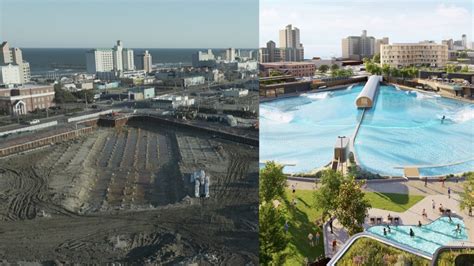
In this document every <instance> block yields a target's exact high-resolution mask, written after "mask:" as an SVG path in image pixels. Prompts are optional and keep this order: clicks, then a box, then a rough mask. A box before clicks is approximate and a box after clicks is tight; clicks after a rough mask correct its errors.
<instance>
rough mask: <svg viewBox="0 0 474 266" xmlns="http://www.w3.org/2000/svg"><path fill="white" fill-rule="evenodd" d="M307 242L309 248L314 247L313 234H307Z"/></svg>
mask: <svg viewBox="0 0 474 266" xmlns="http://www.w3.org/2000/svg"><path fill="white" fill-rule="evenodd" d="M308 241H309V245H310V246H311V247H314V242H313V234H311V233H309V234H308Z"/></svg>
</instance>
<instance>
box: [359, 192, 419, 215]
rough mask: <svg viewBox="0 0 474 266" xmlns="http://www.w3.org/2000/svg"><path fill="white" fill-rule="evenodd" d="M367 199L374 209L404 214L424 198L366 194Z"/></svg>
mask: <svg viewBox="0 0 474 266" xmlns="http://www.w3.org/2000/svg"><path fill="white" fill-rule="evenodd" d="M365 198H366V199H368V200H369V201H370V204H371V205H372V208H377V209H383V210H387V211H394V212H404V211H406V210H408V209H410V208H411V207H412V206H413V205H415V204H416V203H417V202H419V201H420V200H422V199H423V198H424V196H420V195H407V194H395V193H379V192H366V193H365Z"/></svg>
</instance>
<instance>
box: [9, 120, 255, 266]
mask: <svg viewBox="0 0 474 266" xmlns="http://www.w3.org/2000/svg"><path fill="white" fill-rule="evenodd" d="M77 127H78V126H77V124H76V129H75V131H74V130H71V131H70V132H65V133H64V132H62V133H61V134H62V135H57V134H58V133H56V132H54V131H52V130H50V131H48V130H43V131H41V132H39V133H38V134H37V138H36V139H33V140H32V139H31V138H32V137H31V136H29V138H28V141H23V140H22V139H21V138H19V139H13V140H11V139H7V141H5V142H4V143H3V144H2V145H0V156H3V157H0V200H1V201H2V204H1V205H0V258H2V260H0V263H39V264H45V265H61V264H71V263H81V264H82V263H84V264H97V263H112V262H114V263H132V264H160V265H161V264H164V265H176V264H178V265H179V264H182V265H187V264H193V263H196V264H199V265H210V264H227V265H244V264H258V253H257V250H258V236H257V226H258V209H257V208H258V207H257V206H258V140H255V139H250V138H246V137H241V136H239V135H235V134H230V133H226V132H222V131H216V130H214V129H210V128H209V129H206V128H204V127H193V126H192V125H189V124H185V123H180V122H176V121H168V120H164V119H160V118H156V117H155V118H154V117H150V116H144V115H140V116H138V115H137V116H133V115H129V116H123V117H121V118H112V119H111V118H110V117H109V118H108V119H103V121H101V119H99V118H97V119H95V120H94V119H92V120H88V121H87V123H83V124H81V125H80V126H79V128H77ZM48 134H50V135H48ZM55 134H56V135H55ZM40 137H41V139H40ZM200 170H202V173H204V172H205V174H206V191H207V192H206V194H205V195H201V193H197V192H196V188H197V187H198V184H197V185H196V186H195V182H198V181H197V180H194V181H193V178H192V177H193V175H194V173H196V171H200Z"/></svg>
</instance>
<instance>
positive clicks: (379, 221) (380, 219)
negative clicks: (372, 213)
mask: <svg viewBox="0 0 474 266" xmlns="http://www.w3.org/2000/svg"><path fill="white" fill-rule="evenodd" d="M382 221H383V219H382V216H379V217H377V224H382Z"/></svg>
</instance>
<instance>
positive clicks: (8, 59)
mask: <svg viewBox="0 0 474 266" xmlns="http://www.w3.org/2000/svg"><path fill="white" fill-rule="evenodd" d="M9 64H14V65H18V67H19V69H20V83H22V84H23V83H27V82H29V81H30V78H31V73H30V64H29V63H28V62H26V61H24V60H23V54H22V51H21V49H20V48H10V46H9V44H8V42H3V43H2V44H1V45H0V65H9Z"/></svg>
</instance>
